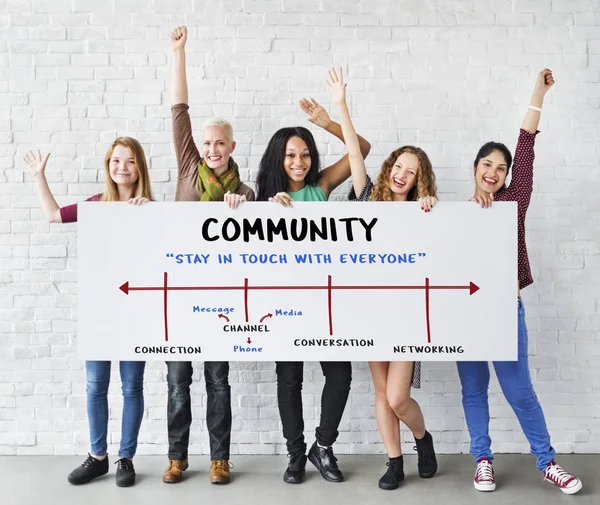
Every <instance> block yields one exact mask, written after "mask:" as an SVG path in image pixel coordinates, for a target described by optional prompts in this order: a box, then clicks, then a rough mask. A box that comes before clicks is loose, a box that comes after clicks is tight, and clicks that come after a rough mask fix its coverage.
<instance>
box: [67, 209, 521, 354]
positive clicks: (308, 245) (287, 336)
mask: <svg viewBox="0 0 600 505" xmlns="http://www.w3.org/2000/svg"><path fill="white" fill-rule="evenodd" d="M516 216H517V207H516V204H515V203H498V202H497V203H494V205H493V207H492V208H491V209H481V208H480V207H479V206H478V205H476V204H474V203H467V202H461V203H456V202H440V203H438V204H437V206H436V207H435V208H434V209H433V210H432V211H431V212H430V213H424V212H423V211H422V210H421V209H420V208H419V206H418V204H416V203H390V202H372V203H365V202H343V203H342V202H327V203H313V202H311V203H298V202H296V203H295V204H294V208H292V209H286V208H283V207H281V206H280V205H278V204H270V203H244V204H242V205H241V206H240V208H238V209H236V210H231V209H228V208H227V206H226V204H225V203H221V202H219V203H195V202H194V203H191V202H181V203H148V204H145V205H142V206H133V205H129V204H126V203H104V202H102V203H98V202H89V203H83V204H80V205H79V226H78V255H79V316H78V321H79V327H78V329H79V335H78V341H79V356H80V357H81V358H85V359H94V360H104V359H106V360H110V359H115V360H116V359H119V360H173V361H175V360H184V361H239V360H252V361H257V360H262V361H275V360H277V361H366V360H370V361H377V360H381V361H395V360H397V361H403V360H417V359H420V360H429V361H456V360H516V359H517V229H516V223H517V217H516Z"/></svg>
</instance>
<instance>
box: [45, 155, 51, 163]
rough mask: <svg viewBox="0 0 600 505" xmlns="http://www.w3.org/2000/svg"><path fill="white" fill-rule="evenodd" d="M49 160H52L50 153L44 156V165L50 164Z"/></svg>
mask: <svg viewBox="0 0 600 505" xmlns="http://www.w3.org/2000/svg"><path fill="white" fill-rule="evenodd" d="M48 158H50V153H48V154H46V156H44V165H45V164H46V163H48Z"/></svg>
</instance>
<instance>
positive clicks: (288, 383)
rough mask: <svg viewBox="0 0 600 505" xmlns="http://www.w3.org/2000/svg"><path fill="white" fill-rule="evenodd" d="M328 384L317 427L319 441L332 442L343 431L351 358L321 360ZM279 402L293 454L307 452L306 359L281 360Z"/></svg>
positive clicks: (279, 367) (284, 431)
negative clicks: (305, 423)
mask: <svg viewBox="0 0 600 505" xmlns="http://www.w3.org/2000/svg"><path fill="white" fill-rule="evenodd" d="M321 369H322V370H323V375H324V376H325V385H324V387H323V393H322V394H321V420H320V422H319V427H318V428H317V429H316V437H317V442H318V443H319V444H320V445H323V446H330V445H333V443H334V442H335V441H336V439H337V436H338V434H339V432H338V427H339V425H340V421H341V420H342V414H343V413H344V408H345V407H346V401H347V400H348V394H349V393H350V382H351V381H352V365H351V364H350V362H347V361H342V362H339V361H321ZM276 371H277V402H278V404H279V415H280V416H281V424H283V436H284V437H285V439H286V444H287V450H288V452H289V453H290V454H297V453H302V454H304V453H305V452H306V442H305V441H304V417H303V415H302V380H303V376H304V363H303V362H301V361H278V362H277V367H276Z"/></svg>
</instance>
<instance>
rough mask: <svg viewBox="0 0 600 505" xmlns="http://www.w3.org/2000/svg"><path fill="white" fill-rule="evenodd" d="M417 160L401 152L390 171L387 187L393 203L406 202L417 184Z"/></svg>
mask: <svg viewBox="0 0 600 505" xmlns="http://www.w3.org/2000/svg"><path fill="white" fill-rule="evenodd" d="M418 174H419V158H417V157H416V156H415V155H414V154H412V153H409V152H403V153H402V154H401V155H400V156H398V158H397V159H396V161H395V163H394V166H393V167H392V170H391V171H390V179H389V185H390V189H391V191H392V197H393V199H394V200H395V201H406V200H407V198H408V193H409V192H410V190H411V189H412V188H413V187H414V185H415V184H416V183H417V177H418Z"/></svg>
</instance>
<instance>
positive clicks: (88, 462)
mask: <svg viewBox="0 0 600 505" xmlns="http://www.w3.org/2000/svg"><path fill="white" fill-rule="evenodd" d="M96 461H98V460H96V458H94V457H93V456H92V455H91V454H88V457H87V458H86V460H85V461H84V462H83V463H81V466H82V467H83V468H90V467H92V466H94V463H95V462H96Z"/></svg>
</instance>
